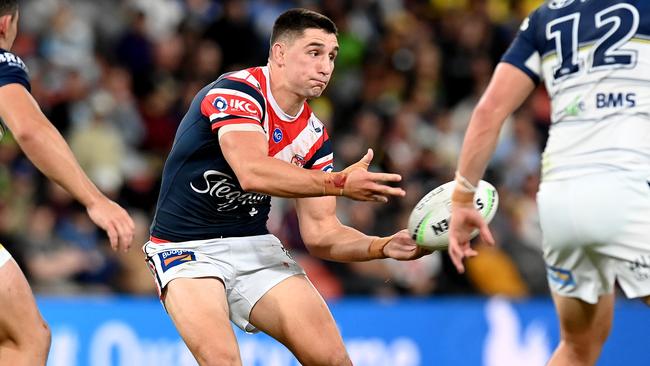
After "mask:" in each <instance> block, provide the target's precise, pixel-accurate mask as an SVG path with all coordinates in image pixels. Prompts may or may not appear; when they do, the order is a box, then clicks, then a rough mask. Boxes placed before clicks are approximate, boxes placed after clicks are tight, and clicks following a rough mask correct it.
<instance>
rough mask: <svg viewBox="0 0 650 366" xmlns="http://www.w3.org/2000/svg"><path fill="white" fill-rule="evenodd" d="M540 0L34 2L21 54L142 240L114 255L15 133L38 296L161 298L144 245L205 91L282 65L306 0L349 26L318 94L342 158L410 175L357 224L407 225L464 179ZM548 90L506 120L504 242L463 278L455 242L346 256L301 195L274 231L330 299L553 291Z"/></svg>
mask: <svg viewBox="0 0 650 366" xmlns="http://www.w3.org/2000/svg"><path fill="white" fill-rule="evenodd" d="M539 3H540V1H518V0H510V1H508V0H500V1H499V0H465V1H462V0H430V1H425V0H348V1H344V0H327V1H316V0H304V1H289V0H278V1H271V0H249V1H244V0H217V1H211V0H184V1H183V0H121V1H116V0H94V1H84V0H32V1H23V2H22V5H21V18H20V35H19V38H18V39H17V40H16V43H15V46H14V48H13V51H14V52H15V53H16V54H18V55H19V56H21V57H22V58H23V60H24V61H25V62H26V63H27V65H28V67H29V70H30V76H31V78H32V91H33V94H34V96H35V98H36V99H37V100H38V101H39V103H40V104H41V106H42V108H43V111H44V113H45V114H46V115H47V116H48V117H49V118H50V120H51V121H52V122H53V123H54V124H55V126H56V127H57V128H58V129H59V131H60V132H61V133H62V134H63V135H64V136H65V137H66V139H67V140H68V142H69V143H70V145H71V147H72V149H73V151H74V153H75V155H76V156H77V158H78V159H79V161H80V163H81V165H82V167H83V168H84V170H85V171H86V172H87V173H88V174H89V175H90V177H91V179H92V180H93V181H94V182H95V183H96V184H97V185H98V186H99V187H100V189H101V190H102V191H103V192H105V193H107V194H108V195H109V196H110V197H112V198H113V199H115V200H116V201H118V202H119V203H120V204H122V205H124V206H125V207H127V208H128V209H129V211H130V213H131V214H132V215H133V217H134V219H135V222H136V226H137V235H136V239H135V243H134V248H133V249H132V250H131V252H130V253H128V254H123V253H120V254H116V253H112V252H111V251H110V250H109V249H108V245H106V241H107V239H106V237H104V236H103V234H102V233H101V232H98V230H97V229H96V228H95V227H94V226H93V224H92V223H91V222H90V221H89V219H88V218H87V217H86V215H85V211H84V209H83V207H82V206H80V205H78V204H75V203H74V202H73V201H72V199H71V198H70V196H68V195H67V194H66V193H65V191H63V190H62V189H61V188H59V187H57V186H56V185H54V184H52V183H49V182H48V181H47V180H45V179H43V177H42V176H41V175H40V173H38V171H37V170H36V169H35V168H34V167H33V166H32V165H31V164H30V163H29V161H28V160H27V159H26V158H25V157H24V156H23V154H22V153H21V152H20V150H19V148H18V147H17V146H16V144H15V142H14V141H13V140H12V138H11V136H10V135H6V136H4V138H3V139H2V141H1V142H0V242H2V243H3V244H4V245H5V246H6V247H8V248H9V250H10V251H11V252H12V254H13V255H14V257H15V258H16V259H17V260H18V261H19V263H20V264H21V266H22V268H23V269H24V270H25V272H26V274H27V275H28V277H29V280H30V283H31V284H32V286H33V287H34V290H35V291H36V292H37V293H56V294H61V293H64V294H65V293H77V292H84V293H88V292H92V293H113V292H118V293H129V294H144V295H148V294H154V293H155V291H156V290H155V284H154V281H153V279H152V278H151V275H150V273H149V271H148V269H147V266H146V265H145V263H144V257H143V254H142V252H141V251H140V250H139V248H140V246H141V245H142V244H144V243H145V242H146V240H147V238H148V235H149V233H148V230H149V225H150V223H151V219H152V213H153V211H154V208H155V204H156V198H157V192H158V189H159V185H160V177H161V170H162V166H163V163H164V159H165V156H166V154H167V153H168V151H169V149H170V147H171V144H172V141H173V137H174V133H175V129H176V127H177V125H178V124H179V122H180V120H181V118H182V116H183V114H184V112H185V111H186V109H187V107H188V105H189V103H190V102H191V100H192V98H193V97H194V95H195V93H196V92H197V91H198V90H199V89H201V88H202V87H203V86H204V85H205V84H207V83H209V82H211V81H213V80H214V79H216V78H217V77H218V76H219V75H220V74H221V73H223V72H226V71H230V70H237V69H241V68H245V67H250V66H258V65H264V64H266V60H267V56H268V48H269V45H268V39H269V36H270V32H271V28H272V25H273V21H274V20H275V18H276V16H277V15H279V14H280V13H282V12H283V11H284V10H286V9H289V8H291V7H297V6H299V7H307V8H311V9H313V10H317V11H319V12H322V13H323V14H326V15H328V16H329V17H330V18H332V20H334V22H335V23H336V24H337V26H338V27H339V43H340V47H341V50H340V53H339V56H338V59H337V61H336V70H335V73H334V78H333V80H332V82H331V84H330V86H329V87H328V90H327V91H326V94H325V95H324V96H322V97H321V98H319V99H316V100H313V101H311V105H312V107H313V109H314V111H315V113H316V114H317V115H318V116H319V118H320V119H321V120H322V121H323V122H324V123H325V124H326V126H327V127H328V129H329V131H330V136H333V137H332V141H333V143H334V144H333V146H334V149H335V164H336V168H337V169H342V168H343V167H345V166H347V165H349V164H351V163H353V162H355V161H357V160H358V159H359V158H360V157H361V156H362V155H363V154H364V152H365V150H366V149H367V148H368V147H372V148H373V149H374V151H375V159H374V161H373V165H372V166H371V169H372V170H376V171H389V172H396V173H400V174H402V176H403V183H402V185H403V187H404V188H405V189H406V191H407V196H406V198H404V199H393V200H391V201H390V203H388V204H371V203H359V202H353V201H350V200H346V199H339V200H338V216H339V218H340V219H341V221H342V222H343V223H345V224H347V225H350V226H353V227H355V228H358V229H359V230H361V231H363V232H366V233H369V234H375V235H387V234H391V233H393V232H395V231H397V230H399V229H400V228H404V227H406V222H407V219H408V215H409V213H410V211H411V209H412V208H413V206H414V205H415V203H416V202H417V201H418V200H419V199H420V198H421V197H422V196H423V195H424V194H426V193H427V192H428V191H429V190H431V189H432V188H434V187H436V186H438V185H440V184H442V183H445V182H447V181H450V180H452V179H453V173H454V169H455V165H456V160H457V156H458V153H459V151H460V148H461V144H462V139H463V135H464V131H465V128H466V126H467V123H468V121H469V118H470V115H471V112H472V108H473V107H474V105H475V104H476V102H477V99H478V98H479V96H480V94H481V93H482V91H483V90H484V88H485V86H486V85H487V83H488V81H489V78H490V75H491V72H492V70H493V68H494V67H495V65H496V63H497V62H498V61H499V58H500V56H501V54H502V53H503V52H504V51H505V50H506V49H507V47H508V45H509V43H510V41H511V40H512V38H513V36H514V35H515V34H516V32H517V29H518V27H519V24H520V23H521V21H522V20H523V19H524V17H525V16H526V15H527V13H528V12H529V11H530V10H532V9H533V8H534V6H536V5H538V4H539ZM544 93H545V92H544V90H543V88H540V89H539V90H538V91H536V92H535V94H534V95H533V96H532V97H531V98H530V99H529V100H528V101H527V102H526V104H525V105H524V106H523V107H522V108H521V109H520V110H519V111H518V112H517V113H516V114H515V115H514V116H512V117H511V120H510V121H508V122H507V125H506V126H507V127H506V128H505V130H504V132H503V134H502V136H501V141H500V143H499V145H498V147H497V151H496V154H495V156H494V158H493V160H492V162H491V164H490V167H489V169H488V172H487V175H486V178H485V179H486V180H488V181H490V182H492V183H493V184H494V185H495V186H497V188H498V190H499V193H500V199H501V204H500V208H499V211H498V214H497V217H496V218H495V219H494V221H493V222H492V224H491V228H492V230H493V233H494V234H495V238H496V240H497V243H498V244H497V246H496V247H485V246H483V245H482V244H481V243H480V242H479V243H476V245H477V247H478V248H479V251H480V253H481V254H480V255H479V256H478V257H476V258H474V259H471V260H470V261H469V262H468V263H467V265H468V266H467V267H468V273H467V275H466V276H460V275H458V274H456V272H455V270H454V269H453V266H452V265H451V263H450V261H449V259H448V256H447V254H446V253H444V252H443V253H439V252H438V253H435V254H433V255H430V256H427V257H424V258H422V259H420V260H418V261H413V262H397V261H392V260H384V261H372V262H366V263H353V264H342V263H331V262H325V261H321V260H319V259H317V258H314V257H311V256H309V255H308V254H307V253H306V250H305V248H304V245H303V243H302V241H301V240H300V235H299V231H298V223H297V219H296V216H295V211H294V208H293V202H292V201H291V200H281V199H278V200H276V199H274V200H273V211H272V215H271V220H270V225H269V229H270V230H271V231H272V232H273V233H275V234H276V235H278V236H279V237H280V239H281V240H282V241H283V242H284V243H285V245H286V246H287V247H288V248H289V249H290V250H291V252H292V254H293V255H294V257H296V258H297V260H298V261H299V262H300V263H301V264H302V265H303V267H304V268H305V270H306V271H307V273H308V274H309V275H310V276H311V278H312V281H313V282H314V284H315V285H316V287H317V288H318V289H319V291H320V292H321V293H322V294H323V296H325V297H326V298H328V299H336V298H338V297H341V296H348V295H372V296H386V297H390V296H433V295H437V294H484V295H494V294H500V295H504V296H510V297H526V296H536V295H543V294H546V293H547V286H546V274H545V273H546V271H545V268H544V263H543V261H542V257H541V249H540V245H541V236H540V229H539V224H538V217H537V209H536V204H535V193H536V191H537V185H538V181H539V165H540V152H541V150H542V149H543V146H544V143H545V140H546V130H547V126H548V111H549V105H548V102H547V101H546V97H545V94H544Z"/></svg>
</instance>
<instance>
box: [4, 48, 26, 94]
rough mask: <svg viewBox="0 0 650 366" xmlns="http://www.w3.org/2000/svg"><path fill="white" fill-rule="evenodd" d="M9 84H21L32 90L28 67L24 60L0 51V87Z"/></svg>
mask: <svg viewBox="0 0 650 366" xmlns="http://www.w3.org/2000/svg"><path fill="white" fill-rule="evenodd" d="M7 84H21V85H23V86H24V87H25V88H26V89H27V90H30V89H31V86H30V84H29V76H28V75H27V66H26V65H25V63H24V62H23V60H21V59H20V57H18V56H16V55H14V54H13V53H11V52H9V51H5V50H3V49H0V86H4V85H7Z"/></svg>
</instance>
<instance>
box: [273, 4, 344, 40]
mask: <svg viewBox="0 0 650 366" xmlns="http://www.w3.org/2000/svg"><path fill="white" fill-rule="evenodd" d="M310 28H316V29H322V30H324V31H325V32H327V33H330V34H334V35H338V30H337V29H336V25H335V24H334V22H333V21H332V20H331V19H330V18H328V17H326V16H325V15H323V14H320V13H317V12H315V11H312V10H309V9H302V8H295V9H289V10H287V11H285V12H284V13H282V14H280V16H279V17H278V19H276V20H275V24H273V32H272V33H271V47H273V44H274V43H275V42H276V41H277V40H278V38H281V37H284V36H289V37H295V36H301V35H302V34H303V32H304V31H305V29H310Z"/></svg>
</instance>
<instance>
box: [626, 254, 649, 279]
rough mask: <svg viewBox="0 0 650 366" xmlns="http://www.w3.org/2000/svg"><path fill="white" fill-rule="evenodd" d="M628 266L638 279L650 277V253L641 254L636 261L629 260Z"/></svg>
mask: <svg viewBox="0 0 650 366" xmlns="http://www.w3.org/2000/svg"><path fill="white" fill-rule="evenodd" d="M628 268H629V269H630V271H632V273H634V277H635V278H636V279H637V280H638V281H645V280H648V279H650V255H647V256H640V257H639V258H637V259H635V260H634V261H631V262H628Z"/></svg>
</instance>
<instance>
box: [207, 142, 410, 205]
mask: <svg viewBox="0 0 650 366" xmlns="http://www.w3.org/2000/svg"><path fill="white" fill-rule="evenodd" d="M219 144H220V145H221V150H222V151H223V154H224V156H225V158H226V160H227V161H228V165H230V167H231V168H232V170H233V171H234V172H235V175H237V179H238V180H239V183H240V184H241V186H242V188H243V189H244V190H245V191H254V192H260V193H266V194H269V195H272V196H278V197H290V198H300V197H318V196H346V197H349V198H352V199H355V200H361V201H381V202H385V201H387V200H388V196H399V197H401V196H404V194H405V193H404V190H402V189H401V188H395V187H390V186H387V185H385V184H382V182H399V181H400V180H401V177H400V176H399V175H398V174H388V173H371V172H368V166H369V165H370V161H371V160H372V150H369V152H368V154H366V156H364V157H363V159H362V160H361V161H360V162H358V163H357V164H354V165H353V166H351V167H349V168H348V169H345V170H344V171H341V172H335V173H328V172H323V171H320V170H309V169H303V168H299V167H297V166H295V165H292V164H289V163H287V162H284V161H281V160H279V159H276V158H273V157H270V156H268V145H267V142H266V136H265V135H264V134H262V133H260V132H254V131H230V132H227V133H224V134H223V135H222V136H221V137H220V138H219Z"/></svg>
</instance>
